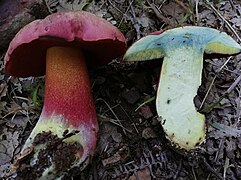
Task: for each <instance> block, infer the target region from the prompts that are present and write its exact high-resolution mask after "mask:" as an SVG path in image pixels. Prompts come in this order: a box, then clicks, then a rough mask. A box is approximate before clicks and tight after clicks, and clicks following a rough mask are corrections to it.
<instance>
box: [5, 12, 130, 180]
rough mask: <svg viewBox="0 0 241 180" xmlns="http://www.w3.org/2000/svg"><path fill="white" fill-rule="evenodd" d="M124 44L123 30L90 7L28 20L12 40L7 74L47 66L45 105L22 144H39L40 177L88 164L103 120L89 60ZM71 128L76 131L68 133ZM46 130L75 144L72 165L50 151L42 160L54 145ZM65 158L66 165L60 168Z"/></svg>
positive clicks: (105, 57)
mask: <svg viewBox="0 0 241 180" xmlns="http://www.w3.org/2000/svg"><path fill="white" fill-rule="evenodd" d="M125 50H126V44H125V38H124V36H123V35H122V33H121V32H119V30H118V29H117V28H116V27H114V26H113V25H111V24H110V23H108V22H107V21H106V20H104V19H101V18H100V17H97V16H95V15H93V14H91V13H88V12H65V13H55V14H52V15H50V16H48V17H46V18H45V19H43V20H36V21H33V22H32V23H30V24H28V25H27V26H25V27H24V28H23V29H22V30H20V31H19V33H18V34H17V35H16V36H15V38H14V39H13V40H12V42H11V43H10V46H9V49H8V51H7V53H6V56H5V60H4V63H5V70H6V72H7V73H8V74H10V75H12V76H17V77H27V76H40V75H44V74H45V71H46V81H45V97H44V106H43V110H42V113H41V116H40V119H39V121H38V123H37V124H36V126H35V128H34V129H33V131H32V133H31V135H30V137H29V138H28V140H27V141H26V143H25V145H24V148H23V150H22V152H24V151H25V150H26V149H27V148H28V147H34V155H33V157H34V158H33V160H32V161H31V163H30V164H31V167H34V166H35V167H38V169H40V170H39V171H40V173H39V175H38V177H37V178H45V179H46V178H50V179H51V178H56V177H57V176H62V175H63V173H64V172H67V171H69V170H70V169H73V167H76V166H77V167H78V166H80V165H81V166H84V165H83V163H86V161H87V159H89V158H90V157H91V156H92V155H93V153H94V151H95V146H96V139H97V137H96V136H97V131H98V124H97V118H96V112H95V107H94V102H93V97H92V93H91V86H90V82H89V75H88V71H87V66H86V63H87V64H103V63H107V62H108V61H110V60H112V59H113V58H116V57H118V56H120V55H122V54H123V53H124V52H125ZM66 132H74V133H73V134H72V136H70V137H65V134H66ZM41 134H42V135H47V136H48V137H49V136H50V135H52V136H54V138H56V137H57V138H59V139H62V140H63V142H64V143H66V144H67V145H70V144H71V145H73V144H74V145H76V146H75V149H76V147H77V149H76V152H74V153H72V154H74V155H75V156H74V159H73V160H72V161H71V163H70V164H69V165H68V166H67V167H65V166H66V163H65V161H63V162H59V161H58V162H57V161H56V162H55V161H54V160H55V159H56V158H55V157H54V154H47V156H46V157H47V158H48V162H47V163H45V164H44V165H43V166H46V167H42V166H41V165H40V164H39V159H38V157H39V155H40V154H43V153H41V151H44V152H45V151H46V147H49V146H48V145H49V142H42V141H43V140H42V139H41ZM36 138H37V140H36ZM36 141H38V143H36ZM39 142H41V143H39ZM55 146H58V145H57V144H55ZM58 150H59V149H58ZM61 153H62V154H61ZM64 153H65V152H61V151H60V154H61V156H63V157H64V156H67V154H64ZM66 158H67V157H66ZM66 161H67V160H66ZM61 163H62V165H63V166H64V165H65V166H64V168H57V167H58V166H59V165H60V164H61ZM64 163H65V164H64ZM61 167H62V166H61ZM30 169H31V168H30ZM60 169H61V170H60Z"/></svg>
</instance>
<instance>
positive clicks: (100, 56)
mask: <svg viewBox="0 0 241 180" xmlns="http://www.w3.org/2000/svg"><path fill="white" fill-rule="evenodd" d="M53 46H71V47H74V48H80V50H81V51H82V52H83V53H84V54H85V58H86V62H87V64H90V65H101V64H105V63H108V62H109V61H110V60H112V59H114V58H116V57H118V56H120V55H122V54H124V52H125V51H126V43H125V37H124V36H123V34H122V33H121V32H120V31H119V30H118V29H117V28H116V27H115V26H113V25H112V24H110V23H109V22H107V21H106V20H104V19H102V18H100V17H98V16H96V15H94V14H91V13H89V12H84V11H77V12H76V11H75V12H61V13H54V14H51V15H49V16H47V17H46V18H45V19H42V20H35V21H33V22H31V23H29V24H28V25H26V26H25V27H24V28H22V29H21V30H20V31H19V32H18V33H17V34H16V36H15V37H14V39H13V40H12V41H11V43H10V45H9V48H8V50H7V53H6V55H5V58H4V64H5V71H6V73H8V74H10V75H12V76H17V77H28V76H42V75H44V74H45V66H46V63H45V58H46V51H47V49H48V48H50V47H53Z"/></svg>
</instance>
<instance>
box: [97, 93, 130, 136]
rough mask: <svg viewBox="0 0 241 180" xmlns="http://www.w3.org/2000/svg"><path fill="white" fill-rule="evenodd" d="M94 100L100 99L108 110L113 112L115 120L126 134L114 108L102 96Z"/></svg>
mask: <svg viewBox="0 0 241 180" xmlns="http://www.w3.org/2000/svg"><path fill="white" fill-rule="evenodd" d="M96 101H102V102H104V103H105V105H106V106H107V107H108V109H109V110H110V112H111V113H112V114H113V116H114V117H115V119H116V121H118V123H119V125H120V127H123V132H124V133H125V134H126V128H124V126H123V125H122V124H121V121H120V120H119V118H118V117H117V115H116V114H115V112H114V110H113V109H112V108H111V107H110V105H109V104H108V103H107V102H106V101H105V100H104V99H102V98H98V99H96Z"/></svg>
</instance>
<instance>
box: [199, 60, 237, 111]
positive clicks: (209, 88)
mask: <svg viewBox="0 0 241 180" xmlns="http://www.w3.org/2000/svg"><path fill="white" fill-rule="evenodd" d="M231 58H232V56H231V57H229V58H228V60H227V61H225V63H224V64H223V65H222V66H221V67H220V68H219V70H218V71H217V73H216V74H215V76H214V78H213V80H212V82H211V84H210V86H209V87H208V91H207V93H206V94H205V96H204V98H203V101H202V103H201V105H200V107H199V109H202V107H203V104H204V102H205V101H206V99H207V96H208V94H209V92H210V90H211V88H212V86H213V84H214V81H215V80H216V78H217V76H218V74H219V72H220V71H221V70H222V69H223V68H224V66H226V64H227V63H228V62H229V61H230V59H231Z"/></svg>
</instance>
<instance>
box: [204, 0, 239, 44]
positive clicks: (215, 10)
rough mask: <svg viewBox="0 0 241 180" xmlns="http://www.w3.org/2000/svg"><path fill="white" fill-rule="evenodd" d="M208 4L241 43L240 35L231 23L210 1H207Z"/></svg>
mask: <svg viewBox="0 0 241 180" xmlns="http://www.w3.org/2000/svg"><path fill="white" fill-rule="evenodd" d="M206 2H207V4H208V5H209V6H210V7H211V9H212V10H213V11H214V12H215V13H216V14H217V15H218V16H219V17H220V18H221V19H222V20H223V21H224V22H225V23H226V24H227V26H228V28H229V29H230V30H231V31H232V32H233V33H234V35H235V36H236V37H237V38H238V40H239V42H241V38H240V37H239V35H238V33H237V32H236V31H235V30H234V29H233V27H232V26H231V25H230V23H229V22H228V21H227V20H226V19H225V18H224V17H223V16H222V15H221V14H220V12H219V11H218V10H217V9H216V8H215V7H214V6H213V5H212V4H211V3H210V1H209V0H206Z"/></svg>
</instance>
